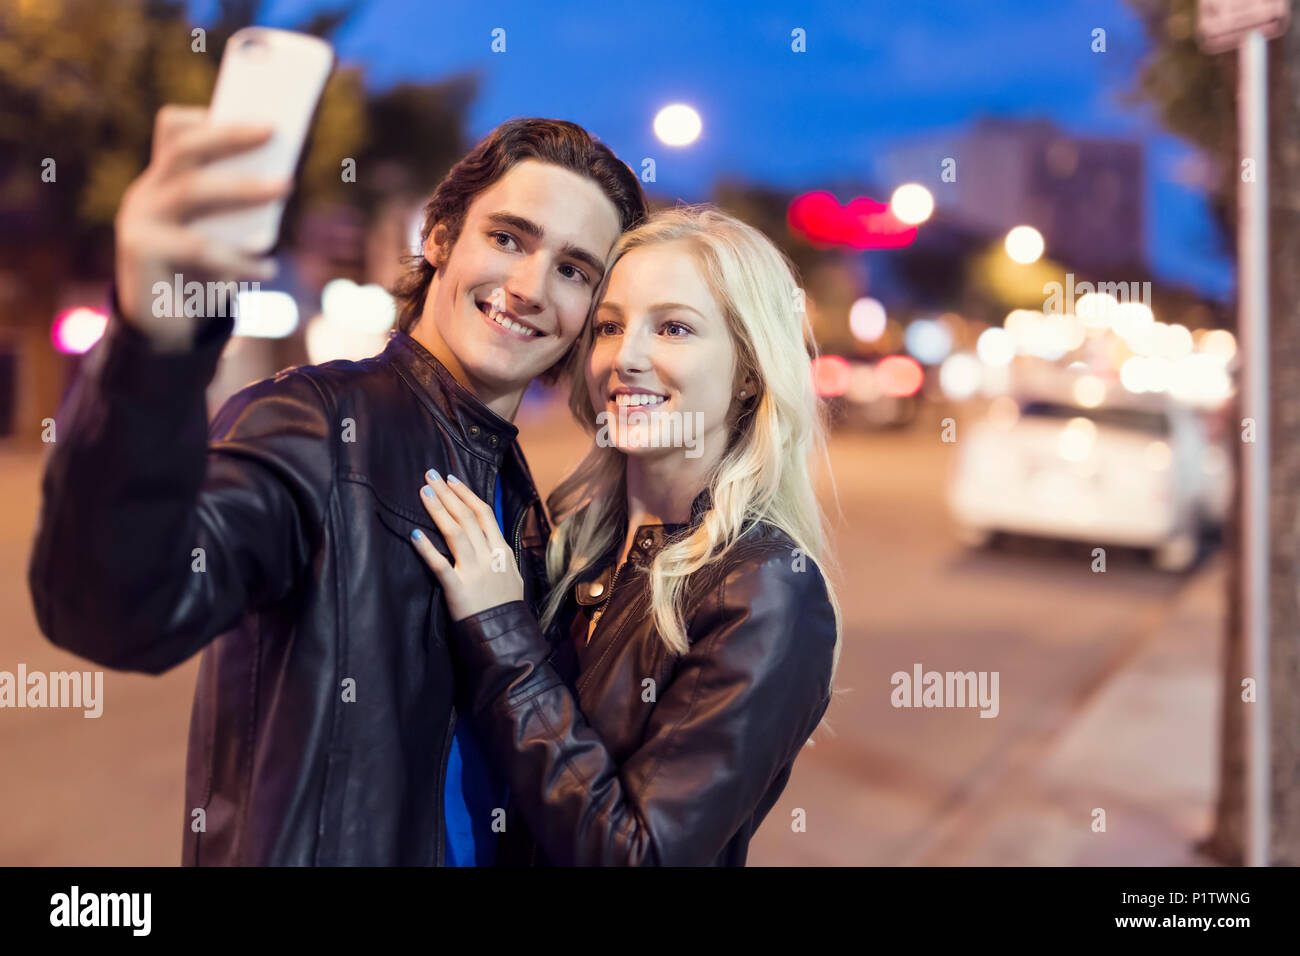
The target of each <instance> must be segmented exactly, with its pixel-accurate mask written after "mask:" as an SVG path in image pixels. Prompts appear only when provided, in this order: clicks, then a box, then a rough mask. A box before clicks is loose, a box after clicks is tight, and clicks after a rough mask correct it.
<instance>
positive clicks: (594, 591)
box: [591, 584, 605, 597]
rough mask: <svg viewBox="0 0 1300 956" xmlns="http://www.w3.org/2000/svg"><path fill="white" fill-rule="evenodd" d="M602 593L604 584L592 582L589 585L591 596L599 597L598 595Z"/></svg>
mask: <svg viewBox="0 0 1300 956" xmlns="http://www.w3.org/2000/svg"><path fill="white" fill-rule="evenodd" d="M604 593H605V585H603V584H593V585H592V586H591V596H592V597H600V596H601V595H602V594H604Z"/></svg>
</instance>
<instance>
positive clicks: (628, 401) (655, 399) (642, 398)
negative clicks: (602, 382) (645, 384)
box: [614, 392, 668, 405]
mask: <svg viewBox="0 0 1300 956" xmlns="http://www.w3.org/2000/svg"><path fill="white" fill-rule="evenodd" d="M666 401H668V399H666V398H664V397H663V396H662V395H648V394H646V393H644V392H642V393H639V394H636V395H615V396H614V403H615V404H616V405H660V404H662V403H663V402H666Z"/></svg>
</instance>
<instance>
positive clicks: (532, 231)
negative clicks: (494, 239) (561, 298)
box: [488, 212, 605, 282]
mask: <svg viewBox="0 0 1300 956" xmlns="http://www.w3.org/2000/svg"><path fill="white" fill-rule="evenodd" d="M488 221H489V222H493V223H496V224H497V225H499V226H510V227H511V228H514V229H517V230H519V231H520V232H522V233H524V234H525V235H528V236H531V237H532V238H534V239H539V240H540V239H541V238H542V237H544V236H545V235H546V230H545V229H543V228H542V227H541V226H539V225H538V224H537V223H535V222H533V221H532V220H531V219H525V218H524V217H523V216H517V215H515V214H514V213H512V212H494V213H491V214H490V215H489V216H488ZM560 255H562V256H568V257H569V258H570V259H577V260H578V261H579V262H581V263H582V264H583V265H585V266H587V268H589V269H591V271H592V272H593V273H595V275H594V276H593V277H592V278H594V279H595V280H596V281H597V282H599V281H600V280H601V277H602V276H604V275H605V264H604V262H602V261H601V259H600V257H599V256H597V255H595V254H594V253H591V252H588V251H587V250H586V249H583V248H582V247H581V246H575V245H574V244H573V243H571V242H570V243H566V244H565V245H564V247H563V248H562V249H560Z"/></svg>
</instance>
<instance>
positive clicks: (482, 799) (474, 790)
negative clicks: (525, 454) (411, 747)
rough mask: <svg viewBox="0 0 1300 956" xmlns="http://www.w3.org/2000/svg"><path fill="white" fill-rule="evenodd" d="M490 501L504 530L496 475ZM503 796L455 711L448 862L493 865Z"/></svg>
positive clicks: (447, 790) (447, 793)
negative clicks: (496, 818) (496, 824)
mask: <svg viewBox="0 0 1300 956" xmlns="http://www.w3.org/2000/svg"><path fill="white" fill-rule="evenodd" d="M492 504H493V508H494V509H495V511H496V515H497V524H498V525H500V527H501V533H502V534H504V533H505V518H504V516H503V514H502V510H501V477H500V476H499V475H498V476H497V487H496V493H495V495H494V496H493V502H492ZM506 796H507V789H506V787H505V786H503V785H502V784H501V783H500V781H499V780H498V778H497V776H496V774H494V773H493V771H492V768H491V767H490V766H489V765H488V761H487V757H486V755H485V754H484V753H483V750H482V748H481V747H480V746H479V742H478V739H477V737H476V736H475V734H474V729H473V726H472V725H471V724H470V721H469V719H468V717H467V716H463V715H458V718H457V720H456V734H455V736H454V737H452V740H451V753H450V754H449V755H448V757H447V781H446V784H445V785H444V787H443V803H442V805H443V808H444V810H443V816H444V818H445V819H446V823H447V855H446V861H445V862H446V865H447V866H491V865H492V863H493V861H494V860H495V859H496V853H497V836H498V834H497V833H494V832H493V830H492V820H493V812H494V811H495V810H496V809H498V808H500V809H501V810H503V811H504V809H505V805H506ZM503 822H504V821H503Z"/></svg>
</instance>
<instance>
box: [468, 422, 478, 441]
mask: <svg viewBox="0 0 1300 956" xmlns="http://www.w3.org/2000/svg"><path fill="white" fill-rule="evenodd" d="M469 433H470V434H471V435H473V436H475V437H476V438H477V437H478V426H477V425H470V426H469Z"/></svg>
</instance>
